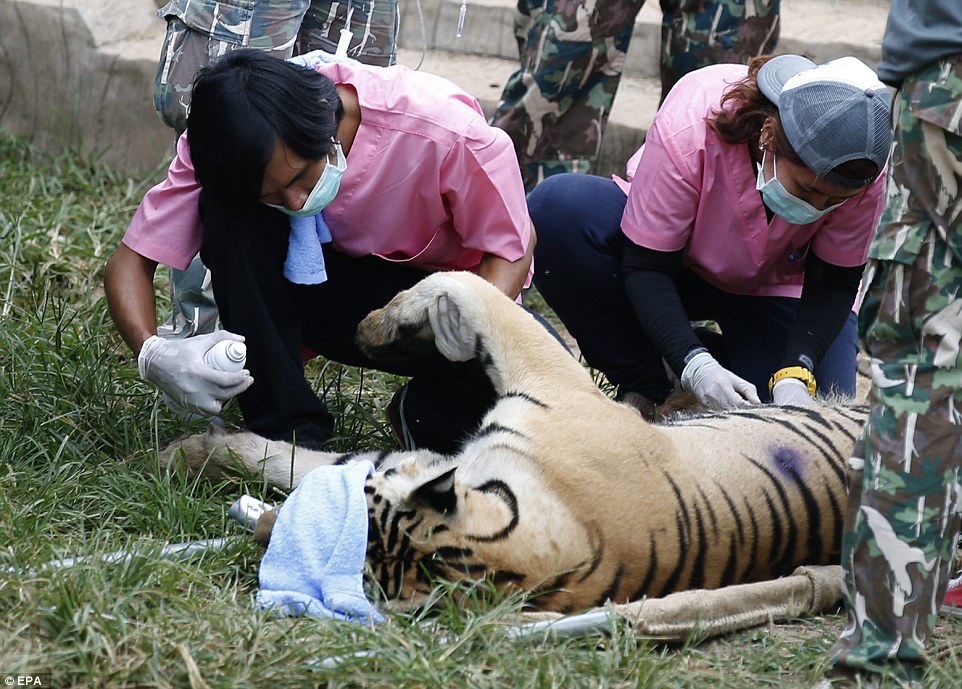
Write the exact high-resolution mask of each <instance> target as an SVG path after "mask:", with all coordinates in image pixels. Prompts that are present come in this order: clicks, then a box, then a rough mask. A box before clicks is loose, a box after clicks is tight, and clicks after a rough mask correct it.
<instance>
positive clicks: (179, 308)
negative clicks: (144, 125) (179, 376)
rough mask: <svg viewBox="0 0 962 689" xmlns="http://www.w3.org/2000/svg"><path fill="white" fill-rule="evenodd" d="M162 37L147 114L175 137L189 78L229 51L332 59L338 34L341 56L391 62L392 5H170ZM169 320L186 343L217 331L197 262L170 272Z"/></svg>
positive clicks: (183, 120) (202, 0)
mask: <svg viewBox="0 0 962 689" xmlns="http://www.w3.org/2000/svg"><path fill="white" fill-rule="evenodd" d="M157 14H158V16H161V17H163V18H165V19H166V20H167V36H166V38H165V40H164V46H163V49H162V50H161V54H160V62H159V64H158V67H157V76H156V78H155V79H154V108H155V109H156V110H157V113H158V114H159V115H160V117H161V119H163V121H164V122H165V123H166V124H167V125H168V126H169V127H171V128H173V129H174V131H175V132H177V134H178V135H180V134H181V133H182V132H183V131H184V129H185V128H186V126H187V106H188V105H189V104H190V90H191V88H192V86H193V81H194V74H195V73H196V72H197V70H198V69H199V68H200V67H203V66H204V65H206V64H207V63H208V62H210V61H211V60H213V59H214V58H217V57H219V56H221V55H223V54H224V53H226V52H228V51H229V50H235V49H238V48H259V49H262V50H266V51H271V52H274V53H276V54H277V56H278V57H280V58H288V57H291V55H300V54H302V53H306V52H310V51H312V50H325V51H327V52H329V53H333V52H334V51H335V50H336V49H337V44H338V40H339V38H340V35H341V34H340V30H341V29H345V28H346V29H348V30H350V31H351V32H352V33H353V38H352V39H351V42H350V45H349V47H348V56H349V57H353V58H355V59H357V60H359V61H361V62H364V63H367V64H372V65H377V66H381V67H386V66H388V65H392V64H394V63H395V61H396V59H397V31H398V6H397V0H379V1H378V2H375V0H347V1H346V2H339V1H338V0H293V1H285V2H281V1H280V0H220V1H219V2H218V1H216V0H171V1H170V2H168V3H167V4H166V5H165V6H164V7H162V8H161V9H160V10H159V11H158V12H157ZM170 273H171V303H172V305H173V314H172V315H171V317H170V318H169V319H168V320H167V322H166V323H164V324H163V325H162V326H161V327H160V328H159V330H158V333H159V334H160V335H162V336H164V337H190V336H191V335H196V334H197V333H205V332H211V331H212V330H214V328H215V327H216V326H217V306H216V305H215V304H214V298H213V294H212V293H211V291H210V288H209V282H210V276H209V274H208V272H207V269H206V268H205V267H204V265H203V263H201V260H200V258H199V257H197V258H194V260H193V262H192V263H191V264H190V266H189V267H188V268H187V270H184V271H182V270H175V269H171V271H170Z"/></svg>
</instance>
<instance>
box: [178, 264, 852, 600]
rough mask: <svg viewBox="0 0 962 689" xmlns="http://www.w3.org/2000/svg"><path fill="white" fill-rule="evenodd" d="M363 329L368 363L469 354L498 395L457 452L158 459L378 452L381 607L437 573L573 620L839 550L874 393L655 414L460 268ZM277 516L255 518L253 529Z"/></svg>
mask: <svg viewBox="0 0 962 689" xmlns="http://www.w3.org/2000/svg"><path fill="white" fill-rule="evenodd" d="M357 336H358V342H359V346H360V347H361V348H362V349H363V350H364V351H365V352H366V353H367V354H369V355H370V356H372V357H375V358H376V357H397V356H403V355H404V353H405V352H412V351H417V350H418V346H419V345H420V346H421V347H422V348H423V347H424V346H426V345H427V346H433V347H435V348H436V349H437V350H438V351H439V352H441V354H442V355H444V356H445V357H446V358H448V359H450V360H454V361H465V360H467V359H470V358H477V359H478V360H479V361H480V362H481V363H482V365H483V367H484V370H485V371H486V374H487V375H488V377H489V378H490V380H491V382H492V384H493V386H494V388H495V390H496V393H497V401H496V403H495V404H494V405H493V406H492V407H491V409H490V410H489V411H488V412H487V414H486V415H485V416H484V418H483V421H482V422H481V424H480V426H479V428H478V430H477V431H476V432H474V433H473V434H472V435H470V437H468V438H467V439H466V440H465V442H464V443H463V445H462V446H461V447H460V449H459V451H457V452H456V453H454V454H449V455H443V454H439V453H436V452H433V451H430V450H425V449H414V450H397V449H392V450H374V451H364V452H355V453H347V454H338V453H331V452H322V451H314V450H308V449H304V448H297V447H294V446H292V445H291V444H289V443H286V442H281V441H272V440H267V439H265V438H262V437H260V436H257V435H255V434H253V433H251V432H248V431H226V430H223V429H220V428H217V427H214V428H212V429H211V430H209V431H205V432H201V433H198V434H195V435H193V436H188V437H187V438H185V439H183V440H181V441H178V442H176V443H174V444H173V445H171V446H170V447H168V448H167V449H165V450H164V451H163V452H164V453H166V455H167V456H168V457H177V458H179V460H180V461H183V462H185V463H186V464H187V466H188V467H189V468H191V469H192V470H193V471H196V472H202V473H207V474H209V475H216V474H218V473H223V472H225V471H229V470H230V469H231V467H235V468H236V467H237V466H238V465H239V466H240V467H241V468H242V469H244V470H246V471H248V472H251V473H253V474H257V475H260V476H262V478H263V479H264V480H265V481H266V483H268V484H270V485H273V486H276V487H278V488H281V489H282V490H289V489H292V488H293V487H295V486H296V485H297V483H298V482H299V481H300V480H301V479H302V478H303V477H304V476H305V475H306V474H307V473H308V472H310V471H311V470H313V469H315V468H317V467H319V466H323V465H339V464H344V463H346V462H349V461H351V460H356V459H368V460H370V461H372V462H373V463H374V465H375V466H376V471H375V472H374V473H373V475H372V476H371V477H370V478H368V480H367V483H366V486H365V493H366V498H367V504H368V508H369V529H368V547H367V551H366V552H367V556H366V567H365V569H366V571H367V572H368V575H369V576H370V577H371V578H372V579H371V581H372V582H373V583H374V584H376V588H377V589H379V590H380V591H381V592H382V595H383V596H384V597H385V599H386V601H388V602H391V601H393V602H394V603H406V604H408V605H412V606H416V605H419V604H421V603H423V602H424V601H426V600H427V599H428V597H429V595H430V594H431V592H432V591H433V590H434V589H435V586H436V585H437V582H438V581H439V580H443V581H448V582H461V581H465V580H472V581H479V580H487V581H490V582H491V584H492V585H493V586H494V587H495V590H497V591H503V592H505V593H512V592H520V595H521V596H522V597H523V599H524V600H525V601H526V605H527V606H528V607H530V608H533V609H540V610H545V611H555V612H561V613H570V612H575V611H580V610H585V609H588V608H591V607H594V606H598V605H602V604H605V603H606V602H613V603H621V602H628V601H633V600H638V599H640V598H642V597H659V596H663V595H666V594H669V593H672V592H676V591H682V590H686V589H714V588H719V587H723V586H728V585H731V584H739V583H749V582H756V581H763V580H768V579H774V578H777V577H780V576H782V575H786V574H789V573H791V572H792V571H793V570H794V569H795V568H796V567H798V566H800V565H817V564H833V563H837V561H838V557H839V552H840V541H841V533H842V520H843V516H844V512H845V507H846V486H845V466H846V460H847V459H848V457H849V456H850V454H851V452H852V449H853V446H854V444H855V441H856V438H857V436H858V434H859V432H860V429H861V426H862V424H863V422H864V420H865V418H866V416H867V409H866V408H865V407H864V406H863V405H859V404H856V403H854V402H852V403H843V401H836V402H834V403H832V404H820V405H818V406H815V407H809V408H801V407H777V406H774V405H770V404H765V405H758V406H752V407H748V408H739V409H735V410H731V411H724V412H711V413H708V412H703V413H698V412H696V413H690V414H682V415H679V416H677V417H675V418H670V419H668V420H665V421H664V422H660V423H657V424H652V423H649V422H648V421H646V420H645V419H644V418H643V417H642V416H641V415H640V414H639V413H638V412H637V411H636V410H634V409H633V408H631V407H629V406H628V405H626V404H622V403H620V402H618V401H616V400H615V399H612V398H611V397H610V396H609V395H608V394H606V393H605V392H604V391H603V390H602V389H601V388H600V387H599V385H598V384H596V382H595V380H594V379H593V378H592V377H591V373H590V371H589V370H588V368H587V367H585V366H584V364H583V363H581V362H580V361H579V360H578V359H577V358H576V357H574V356H571V354H570V353H569V352H567V351H566V350H565V348H564V346H563V345H562V344H561V343H560V342H559V341H558V340H557V339H556V338H555V337H554V336H553V335H552V334H551V333H550V332H549V331H548V329H546V328H545V327H543V326H542V325H541V324H540V323H538V322H537V320H536V319H535V318H534V317H533V316H532V315H531V314H530V313H529V312H528V311H526V310H525V309H523V308H522V307H521V306H519V305H518V304H517V303H515V302H514V301H512V300H511V299H509V298H508V297H507V296H505V295H504V294H503V293H501V292H500V291H499V290H498V289H497V288H496V287H494V286H492V285H491V284H489V283H488V282H486V281H485V280H483V279H482V278H480V277H478V276H476V275H474V274H472V273H466V272H442V273H434V274H432V275H430V276H428V277H426V278H424V279H423V280H422V281H420V282H418V283H416V284H415V285H414V286H413V287H412V288H410V289H408V290H405V291H403V292H401V293H399V294H398V295H397V296H395V297H394V298H393V299H392V300H391V301H390V302H389V303H388V304H387V305H386V306H384V307H383V308H380V309H377V310H375V311H372V312H371V313H370V314H369V315H367V316H366V317H365V318H364V320H363V321H362V322H361V324H360V326H359V328H358V334H357ZM280 509H283V505H281V508H280ZM274 515H275V513H268V515H266V516H264V517H261V520H260V521H259V522H258V529H257V530H258V533H259V534H260V537H261V540H262V541H266V540H268V539H269V532H270V528H271V524H272V523H273V516H274Z"/></svg>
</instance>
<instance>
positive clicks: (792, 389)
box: [772, 378, 815, 407]
mask: <svg viewBox="0 0 962 689" xmlns="http://www.w3.org/2000/svg"><path fill="white" fill-rule="evenodd" d="M772 402H774V403H775V404H778V405H785V406H791V407H813V406H815V398H814V397H812V396H811V395H810V394H808V386H807V385H806V384H805V382H804V381H801V380H799V379H798V378H782V379H781V380H780V381H778V382H777V383H775V385H774V386H773V387H772Z"/></svg>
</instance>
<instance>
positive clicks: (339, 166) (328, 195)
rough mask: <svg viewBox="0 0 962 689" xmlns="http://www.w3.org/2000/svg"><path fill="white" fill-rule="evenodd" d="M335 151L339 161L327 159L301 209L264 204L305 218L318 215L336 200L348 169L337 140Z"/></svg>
mask: <svg viewBox="0 0 962 689" xmlns="http://www.w3.org/2000/svg"><path fill="white" fill-rule="evenodd" d="M334 153H335V155H336V156H337V161H336V162H335V163H332V162H331V161H330V160H328V161H327V165H325V166H324V169H323V170H322V171H321V175H320V177H318V178H317V183H316V184H315V185H314V188H313V189H311V193H310V194H308V196H307V200H306V201H305V202H304V205H303V206H301V208H300V209H299V210H296V211H292V210H290V209H288V208H285V207H284V206H276V205H274V204H273V203H267V204H264V205H266V206H270V207H271V208H276V209H277V210H279V211H281V212H282V213H287V214H288V215H293V216H294V217H296V218H303V217H305V216H308V215H317V214H318V213H320V212H321V211H322V210H324V209H325V208H326V207H327V206H328V205H329V204H330V203H331V201H333V200H334V197H335V196H337V190H338V189H340V187H341V177H342V176H343V175H344V171H345V170H347V158H345V157H344V151H343V150H342V149H341V144H340V143H339V142H337V141H335V142H334Z"/></svg>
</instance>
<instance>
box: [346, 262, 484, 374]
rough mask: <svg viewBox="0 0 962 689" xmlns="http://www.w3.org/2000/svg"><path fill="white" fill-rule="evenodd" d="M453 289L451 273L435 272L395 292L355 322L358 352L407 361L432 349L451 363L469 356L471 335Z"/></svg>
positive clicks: (472, 351)
mask: <svg viewBox="0 0 962 689" xmlns="http://www.w3.org/2000/svg"><path fill="white" fill-rule="evenodd" d="M459 287H461V285H460V283H459V282H458V281H457V279H456V278H455V277H454V276H452V275H450V274H435V275H432V276H429V277H427V278H425V279H424V280H422V281H421V282H419V283H418V284H416V285H415V286H414V287H412V288H411V289H408V290H405V291H403V292H401V293H400V294H398V295H397V296H396V297H394V299H392V300H391V301H390V302H389V303H388V304H387V306H385V307H384V308H381V309H377V310H375V311H372V312H371V313H369V314H368V315H367V316H366V317H365V318H364V320H362V321H361V324H360V325H359V326H358V329H357V341H358V346H359V347H360V348H361V351H363V352H364V353H365V354H367V355H368V356H370V357H371V358H374V359H381V360H399V359H410V358H413V357H417V356H423V355H424V354H426V353H427V352H430V351H433V350H436V351H438V352H440V353H441V355H442V356H444V357H445V358H446V359H449V360H451V361H467V360H468V359H471V358H473V357H474V356H475V354H476V350H477V344H476V339H477V338H476V335H475V333H474V330H473V328H471V327H470V325H469V323H468V319H467V318H465V317H463V315H462V310H461V308H460V307H459V306H458V299H457V293H459V292H460V291H461V290H460V289H458V288H459Z"/></svg>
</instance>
